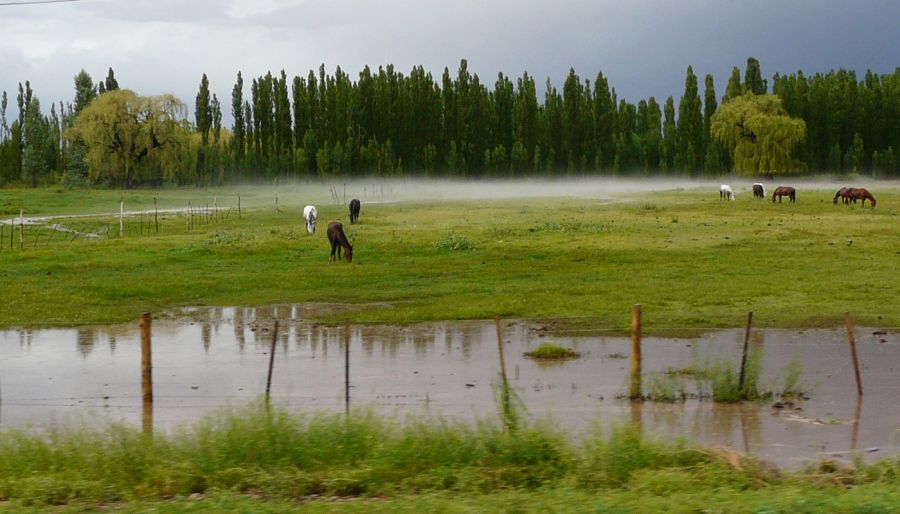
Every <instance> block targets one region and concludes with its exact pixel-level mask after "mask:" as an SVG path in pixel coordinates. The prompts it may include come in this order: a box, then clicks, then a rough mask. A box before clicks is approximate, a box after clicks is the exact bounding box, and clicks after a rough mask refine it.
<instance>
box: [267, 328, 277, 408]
mask: <svg viewBox="0 0 900 514" xmlns="http://www.w3.org/2000/svg"><path fill="white" fill-rule="evenodd" d="M277 341H278V320H277V319H276V320H275V328H273V329H272V348H271V349H270V350H269V375H268V377H267V378H266V403H269V391H270V390H271V389H272V368H273V367H274V366H275V343H276V342H277Z"/></svg>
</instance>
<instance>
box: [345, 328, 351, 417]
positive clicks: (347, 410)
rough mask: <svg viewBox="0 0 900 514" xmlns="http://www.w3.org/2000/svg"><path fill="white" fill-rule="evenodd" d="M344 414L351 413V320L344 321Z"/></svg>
mask: <svg viewBox="0 0 900 514" xmlns="http://www.w3.org/2000/svg"><path fill="white" fill-rule="evenodd" d="M344 414H346V415H348V416H349V415H350V320H347V321H344Z"/></svg>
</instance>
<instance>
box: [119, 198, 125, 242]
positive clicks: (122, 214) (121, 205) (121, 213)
mask: <svg viewBox="0 0 900 514" xmlns="http://www.w3.org/2000/svg"><path fill="white" fill-rule="evenodd" d="M124 234H125V200H122V201H120V202H119V237H120V238H121V237H122V236H123V235H124Z"/></svg>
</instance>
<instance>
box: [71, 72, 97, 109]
mask: <svg viewBox="0 0 900 514" xmlns="http://www.w3.org/2000/svg"><path fill="white" fill-rule="evenodd" d="M96 97H97V87H96V86H95V85H94V80H93V79H91V76H90V75H89V74H88V72H86V71H84V70H81V71H80V72H78V75H75V106H74V114H75V116H78V114H79V113H80V112H81V111H82V109H84V108H85V107H87V104H89V103H91V100H93V99H94V98H96Z"/></svg>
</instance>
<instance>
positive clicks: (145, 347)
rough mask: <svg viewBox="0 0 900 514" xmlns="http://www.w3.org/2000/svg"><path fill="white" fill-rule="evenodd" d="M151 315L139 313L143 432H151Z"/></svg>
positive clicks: (148, 433) (149, 433)
mask: <svg viewBox="0 0 900 514" xmlns="http://www.w3.org/2000/svg"><path fill="white" fill-rule="evenodd" d="M150 326H151V316H150V313H149V312H145V313H143V314H141V396H142V398H143V405H144V409H143V412H144V415H143V425H144V433H145V434H147V435H151V434H153V359H152V357H151V346H150Z"/></svg>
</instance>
